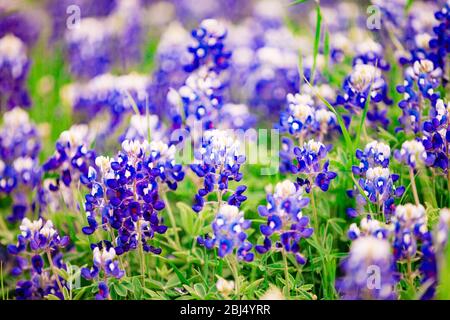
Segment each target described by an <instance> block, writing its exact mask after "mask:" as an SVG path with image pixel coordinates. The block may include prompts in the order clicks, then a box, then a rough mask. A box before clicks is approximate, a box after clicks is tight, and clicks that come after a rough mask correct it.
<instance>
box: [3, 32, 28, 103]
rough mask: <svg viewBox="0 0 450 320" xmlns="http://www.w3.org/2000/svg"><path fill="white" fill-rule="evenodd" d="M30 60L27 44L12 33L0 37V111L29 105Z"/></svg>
mask: <svg viewBox="0 0 450 320" xmlns="http://www.w3.org/2000/svg"><path fill="white" fill-rule="evenodd" d="M29 66H30V61H29V59H28V56H27V47H26V45H25V44H24V43H23V42H22V40H20V39H19V38H17V37H16V36H14V35H12V34H7V35H5V36H3V37H1V38H0V74H1V75H2V76H1V77H0V99H1V101H2V104H1V105H0V112H4V111H6V110H9V109H12V108H14V107H29V106H30V105H31V101H30V97H29V95H28V92H27V90H26V89H25V81H26V78H27V74H28V69H29Z"/></svg>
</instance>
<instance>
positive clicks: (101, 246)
mask: <svg viewBox="0 0 450 320" xmlns="http://www.w3.org/2000/svg"><path fill="white" fill-rule="evenodd" d="M91 248H92V251H93V255H94V259H93V260H94V265H93V266H92V268H91V269H88V268H83V269H81V275H82V276H83V277H84V278H86V279H88V280H91V279H93V278H100V279H104V278H106V277H113V278H116V279H120V278H122V277H123V275H124V274H125V271H123V270H121V269H120V267H119V261H117V259H116V251H115V250H114V247H113V246H112V244H111V243H110V242H109V241H103V242H99V243H98V244H93V245H91ZM101 273H103V276H102V275H101Z"/></svg>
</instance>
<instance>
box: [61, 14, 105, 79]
mask: <svg viewBox="0 0 450 320" xmlns="http://www.w3.org/2000/svg"><path fill="white" fill-rule="evenodd" d="M65 41H66V47H67V55H68V60H69V63H70V71H71V73H73V74H74V75H76V76H77V77H82V78H91V77H94V76H97V75H99V74H102V73H105V72H107V71H109V70H110V68H111V66H112V64H113V59H114V58H113V52H112V48H111V46H112V44H113V30H112V29H111V28H109V26H108V20H107V19H106V18H94V17H90V18H83V19H81V20H80V22H79V25H78V26H77V27H76V28H71V29H68V30H67V31H66V34H65Z"/></svg>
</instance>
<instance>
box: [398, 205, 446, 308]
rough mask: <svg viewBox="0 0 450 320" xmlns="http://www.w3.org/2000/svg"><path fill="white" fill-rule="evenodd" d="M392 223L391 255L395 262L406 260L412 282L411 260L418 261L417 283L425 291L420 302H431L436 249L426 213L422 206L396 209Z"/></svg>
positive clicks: (435, 273)
mask: <svg viewBox="0 0 450 320" xmlns="http://www.w3.org/2000/svg"><path fill="white" fill-rule="evenodd" d="M392 222H393V224H394V226H395V227H394V228H395V231H394V239H393V247H394V256H395V259H397V260H400V261H406V263H407V264H408V274H407V275H406V276H407V277H409V278H410V279H411V280H412V281H413V280H414V279H415V274H414V273H411V268H412V261H414V260H415V259H416V258H417V257H420V259H419V271H420V276H421V277H420V283H421V284H422V286H423V288H424V292H423V293H422V296H421V299H425V300H426V299H431V298H432V297H433V296H434V293H435V288H436V279H437V262H436V249H435V245H434V244H433V242H434V241H433V237H432V233H431V232H430V231H429V230H428V227H427V214H426V212H425V208H424V207H423V206H422V205H420V204H419V205H412V204H410V203H407V204H406V205H401V206H398V207H397V209H396V210H395V215H394V217H393V219H392Z"/></svg>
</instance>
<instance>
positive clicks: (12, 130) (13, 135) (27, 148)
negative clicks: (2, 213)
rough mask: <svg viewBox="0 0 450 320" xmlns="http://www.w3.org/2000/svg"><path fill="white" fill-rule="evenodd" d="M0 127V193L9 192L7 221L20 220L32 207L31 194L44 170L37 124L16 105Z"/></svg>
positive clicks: (6, 114) (7, 193)
mask: <svg viewBox="0 0 450 320" xmlns="http://www.w3.org/2000/svg"><path fill="white" fill-rule="evenodd" d="M3 119H4V124H3V126H2V127H1V128H0V156H1V160H0V194H6V195H10V196H11V198H12V200H13V205H12V213H11V215H10V216H8V221H10V222H17V221H21V220H22V219H23V218H24V217H25V215H26V213H27V212H29V211H30V210H31V209H33V203H34V200H33V202H30V200H29V198H30V197H29V193H31V192H32V191H34V190H35V189H36V188H37V187H38V185H39V184H40V180H41V176H42V170H41V168H40V166H39V162H38V159H37V157H38V154H39V151H40V148H41V145H40V141H39V140H40V139H39V138H40V137H39V133H38V131H37V128H36V126H35V125H34V124H33V123H32V122H31V121H30V119H29V117H28V114H27V113H26V112H25V111H24V110H22V109H20V108H14V109H13V110H11V111H8V112H6V113H5V114H4V116H3Z"/></svg>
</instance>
